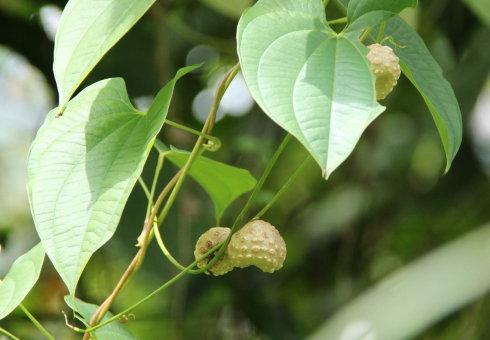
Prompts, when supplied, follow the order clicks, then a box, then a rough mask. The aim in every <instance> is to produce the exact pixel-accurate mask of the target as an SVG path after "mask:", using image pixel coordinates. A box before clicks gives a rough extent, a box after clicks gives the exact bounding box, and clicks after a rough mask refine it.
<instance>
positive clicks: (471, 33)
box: [0, 0, 490, 340]
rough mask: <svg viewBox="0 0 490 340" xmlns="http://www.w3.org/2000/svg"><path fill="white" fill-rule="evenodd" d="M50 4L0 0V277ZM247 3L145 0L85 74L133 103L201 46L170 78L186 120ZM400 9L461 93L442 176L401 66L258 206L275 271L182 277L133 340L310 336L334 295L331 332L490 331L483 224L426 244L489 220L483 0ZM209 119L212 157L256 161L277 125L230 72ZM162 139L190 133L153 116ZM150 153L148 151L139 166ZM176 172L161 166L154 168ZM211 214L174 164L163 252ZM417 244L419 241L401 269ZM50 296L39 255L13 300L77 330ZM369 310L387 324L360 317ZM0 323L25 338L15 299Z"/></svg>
mask: <svg viewBox="0 0 490 340" xmlns="http://www.w3.org/2000/svg"><path fill="white" fill-rule="evenodd" d="M345 2H346V1H344V3H345ZM65 3H66V1H62V0H51V1H44V0H0V174H1V175H0V243H1V245H2V253H1V254H0V277H1V276H3V275H4V274H5V272H6V271H7V270H8V268H9V266H10V264H11V263H12V262H13V260H14V259H15V258H16V257H18V256H19V255H20V254H22V253H24V252H25V251H26V250H27V249H29V248H30V247H31V246H32V245H33V244H34V243H35V242H37V241H36V240H37V236H36V234H35V231H34V228H33V225H32V220H31V217H30V213H29V208H28V204H27V198H26V193H25V181H26V179H25V178H26V174H25V173H26V157H27V152H28V147H29V144H30V142H31V141H32V139H33V137H34V135H35V131H36V129H37V128H38V127H39V126H40V124H41V123H42V120H43V118H44V116H45V115H46V113H47V112H48V110H49V109H50V108H52V107H53V106H54V105H55V103H56V102H57V98H56V90H55V84H54V78H53V74H52V55H53V36H54V32H55V31H56V24H57V21H58V20H59V15H60V11H61V9H62V8H63V6H64V5H65ZM251 3H253V1H249V0H201V1H198V0H159V1H157V3H156V4H155V5H154V6H153V7H152V8H151V10H150V11H149V12H148V13H147V15H145V16H144V17H143V19H142V20H141V21H140V22H139V23H138V24H137V25H136V26H135V27H134V29H133V30H131V31H130V33H129V34H128V35H127V36H125V37H124V38H123V39H122V40H121V41H120V43H119V44H118V45H116V47H115V48H114V49H112V50H111V51H110V52H109V54H108V55H107V56H106V57H105V58H104V59H103V61H102V62H101V63H100V64H99V65H98V66H97V67H96V69H95V71H94V72H93V73H92V74H91V76H90V77H89V79H87V80H86V82H85V86H86V85H87V84H90V83H93V82H94V81H96V80H99V79H103V78H108V77H115V76H121V77H123V78H125V80H126V82H127V85H128V90H129V93H130V96H131V97H132V99H133V101H134V103H135V104H136V105H137V106H139V107H141V108H144V107H145V106H147V105H148V103H150V102H151V98H152V95H153V94H155V93H156V92H157V91H158V90H159V89H160V88H161V86H162V85H163V84H164V83H165V82H166V81H168V79H169V78H170V76H171V75H172V74H173V73H174V72H175V70H176V69H177V68H179V67H182V66H184V65H186V64H194V63H198V62H203V61H204V62H205V66H204V67H203V68H202V69H201V70H200V71H197V72H195V73H193V74H192V75H191V76H188V77H186V78H185V79H183V80H182V81H181V82H180V84H179V85H178V87H177V91H176V95H175V97H174V101H173V105H172V109H171V111H170V114H169V118H170V119H172V120H175V121H178V122H181V123H184V124H186V125H189V126H192V127H194V128H196V129H200V124H201V121H202V119H203V116H204V115H205V114H206V113H207V110H208V109H209V105H210V100H211V98H212V94H213V91H214V88H215V87H216V82H217V80H219V79H220V77H221V76H222V75H223V73H224V72H225V71H226V69H227V68H229V67H230V66H231V65H233V64H234V63H235V62H236V53H235V42H234V34H235V27H236V23H237V20H238V17H239V15H240V13H241V11H242V10H243V9H244V8H246V7H247V6H248V5H250V4H251ZM327 15H328V17H329V18H337V17H339V16H342V11H341V7H340V6H335V4H332V5H330V6H329V7H328V11H327ZM402 16H403V17H404V18H405V19H406V20H407V21H408V22H409V23H411V25H413V26H414V27H416V28H417V29H418V31H419V32H420V34H421V35H422V37H423V38H424V39H425V41H426V43H427V45H428V47H429V49H430V50H431V52H432V53H433V54H434V56H435V58H436V59H437V61H438V62H439V63H440V65H441V66H442V68H443V70H444V72H445V75H446V76H447V78H448V79H449V80H450V82H451V83H452V85H453V87H454V89H455V92H456V95H457V97H458V99H459V102H460V105H461V109H462V113H463V121H464V132H465V133H464V140H463V144H462V147H461V150H460V152H459V155H458V156H457V158H456V160H455V162H454V165H453V167H452V169H451V170H450V172H449V173H448V174H447V175H442V172H443V170H444V162H445V160H444V153H443V150H442V146H441V143H440V141H439V137H438V134H437V131H436V128H435V126H434V123H433V122H432V119H431V117H430V114H429V112H428V110H427V109H426V108H425V106H424V103H423V101H422V99H421V98H420V97H419V95H418V93H417V92H416V91H415V90H414V89H413V87H412V86H411V85H410V84H409V82H408V81H407V80H406V79H405V78H403V79H401V81H400V83H399V85H398V87H397V89H396V90H395V92H394V93H393V94H392V95H390V97H389V98H388V100H387V101H386V102H385V103H384V104H386V105H387V107H388V110H387V111H386V112H385V113H384V114H383V115H382V116H381V117H380V118H379V119H377V120H376V121H375V122H374V123H373V124H372V126H371V127H370V128H369V129H368V130H367V132H366V133H365V135H364V137H363V138H362V140H361V142H360V143H359V145H358V146H357V148H356V150H355V152H354V153H353V154H352V156H351V157H350V158H349V159H348V161H347V162H346V163H345V164H344V165H342V166H341V167H340V169H339V170H337V171H336V172H335V173H334V174H333V175H332V177H331V178H330V179H329V181H328V182H326V181H324V180H323V179H322V178H321V173H320V170H319V168H318V167H317V166H316V165H315V164H313V163H311V164H310V165H309V167H308V168H307V169H306V170H305V171H304V172H303V173H302V175H301V176H300V177H299V178H298V180H297V181H296V183H295V185H294V186H293V187H292V188H291V189H290V191H289V192H288V193H287V194H286V195H285V196H284V197H283V199H282V200H281V201H280V202H279V203H278V204H277V205H276V206H275V207H274V208H273V209H272V210H271V211H270V212H269V213H268V214H267V215H266V217H265V218H266V219H267V220H268V221H270V222H271V223H272V224H274V225H275V226H276V227H277V228H278V229H279V230H280V231H281V233H282V235H283V236H284V238H285V240H286V243H287V247H288V257H287V260H286V263H285V266H284V268H283V269H282V270H281V271H279V272H277V273H275V274H273V275H269V274H264V273H262V272H260V271H258V270H256V269H255V268H248V269H245V270H234V271H233V272H231V273H230V274H227V275H226V276H224V277H219V278H214V277H210V276H204V275H202V276H189V277H186V278H185V279H183V280H181V281H180V282H179V283H178V284H177V285H175V286H174V287H172V288H171V289H169V290H167V291H166V292H165V293H163V294H160V295H158V296H157V297H156V298H154V299H153V300H151V301H150V302H148V303H146V304H144V305H143V306H142V307H140V308H138V309H137V310H135V312H134V318H133V317H131V318H130V319H131V321H130V322H129V323H128V324H127V326H128V327H129V329H130V330H131V331H133V333H134V334H135V335H136V336H137V337H138V338H141V339H196V338H201V339H303V338H307V337H308V336H310V335H312V334H316V336H317V338H319V339H330V338H332V335H330V336H328V335H327V334H334V333H329V332H330V331H332V330H333V328H334V327H336V326H335V322H336V321H335V320H336V318H338V317H339V315H340V314H338V313H339V312H340V311H342V310H343V312H340V313H344V314H343V315H347V316H346V318H347V319H348V321H349V322H350V321H352V323H350V324H342V325H341V327H344V329H343V330H342V331H340V333H335V334H340V335H339V336H333V337H334V338H339V339H342V340H349V339H369V340H371V339H386V336H384V337H383V335H382V334H386V333H383V330H381V328H383V327H385V328H386V327H388V326H389V327H391V328H393V329H395V331H394V332H395V333H390V334H398V335H397V336H403V337H407V336H408V337H414V338H416V339H490V296H489V295H488V290H489V288H490V237H489V236H488V235H489V234H490V232H489V231H488V228H487V229H481V230H480V231H479V232H477V234H473V235H477V236H474V237H473V238H467V239H464V240H463V241H461V242H464V244H463V243H461V244H459V243H457V244H456V246H454V247H451V246H449V247H448V248H444V249H443V250H442V251H439V252H437V251H436V249H438V248H439V247H441V246H443V245H445V244H447V243H449V242H451V241H453V240H457V239H460V238H462V237H464V235H466V234H468V233H470V232H472V231H474V230H477V229H479V228H480V227H482V226H484V225H485V224H486V223H487V222H489V221H490V183H489V175H490V83H489V77H488V76H489V70H490V1H489V0H438V1H429V0H421V1H420V6H419V8H418V9H416V10H409V11H405V12H404V13H403V15H402ZM82 87H83V86H82ZM220 118H221V120H220V121H219V123H218V124H217V126H216V129H215V134H216V136H218V137H219V138H220V139H221V141H222V142H223V146H222V148H221V149H220V150H219V152H217V153H216V154H212V155H210V156H211V157H212V158H214V159H217V160H221V161H224V162H227V163H228V164H232V165H235V166H239V167H243V168H247V169H249V170H250V171H251V172H252V173H253V174H254V175H255V176H256V177H259V176H260V174H261V171H262V170H263V168H264V166H265V164H266V163H267V161H268V159H269V158H270V156H271V154H272V153H273V152H274V150H275V148H276V147H277V145H278V144H279V142H280V140H281V138H282V136H283V135H284V132H283V131H281V130H280V129H279V128H278V127H277V126H276V125H275V124H274V123H273V122H272V121H271V120H270V119H269V118H267V116H265V115H264V114H263V113H262V112H261V111H260V109H259V108H258V107H257V106H254V105H253V102H252V99H251V98H250V95H249V94H248V92H247V90H246V87H245V85H244V82H243V79H241V78H240V77H238V78H237V80H236V81H234V83H233V84H232V86H231V88H230V90H229V93H228V94H227V96H226V97H225V99H224V102H223V104H222V107H221V110H220ZM161 138H162V140H164V141H165V142H166V143H168V144H172V145H175V146H177V147H179V148H189V147H191V146H192V144H193V142H194V137H193V136H192V135H188V134H186V133H184V132H181V131H179V130H176V129H174V128H172V127H169V126H165V128H164V129H163V131H162V134H161ZM304 157H305V151H304V150H303V148H302V147H301V146H300V145H298V144H297V143H292V144H291V145H289V147H288V149H287V152H286V153H285V155H284V156H283V157H282V159H281V160H280V162H279V164H278V166H277V167H276V168H275V170H274V172H273V175H272V177H271V180H270V181H268V183H267V185H266V188H265V190H264V191H263V192H262V194H261V195H260V198H259V200H258V202H257V205H256V207H255V208H256V209H260V208H261V207H262V206H263V205H264V204H265V203H267V202H268V200H269V199H270V198H271V197H272V195H273V194H274V193H275V191H277V189H278V188H280V187H281V185H282V184H283V183H284V182H285V181H286V179H287V178H288V176H289V175H290V174H291V173H292V172H293V171H294V169H295V168H296V167H297V165H298V164H299V163H300V162H301V161H302V160H303V158H304ZM155 158H156V157H155V155H154V154H152V157H151V158H150V160H149V162H148V165H147V167H146V170H147V173H146V172H145V173H146V177H149V176H150V175H151V169H152V168H153V164H154V163H155ZM174 172H175V168H172V166H170V165H167V166H166V168H165V169H164V177H165V178H169V177H170V176H171V175H172V174H173V173H174ZM162 183H163V180H162ZM242 203H243V200H241V201H239V202H237V204H235V205H234V206H233V207H232V208H231V209H229V210H228V211H227V213H226V215H225V218H224V220H223V222H224V225H226V224H227V223H230V222H231V221H233V218H234V216H235V215H236V213H237V211H238V209H239V208H240V205H241V204H242ZM145 207H146V202H145V198H144V194H143V192H142V191H141V189H140V188H139V187H136V188H135V190H134V191H133V194H132V195H131V198H130V201H129V203H128V205H127V207H126V210H125V213H124V216H123V219H122V222H121V224H120V226H119V228H118V231H117V233H116V235H115V237H114V238H113V239H112V240H111V241H110V242H109V243H107V244H106V245H105V246H104V247H103V248H102V249H101V251H99V252H97V253H96V255H95V256H94V258H93V259H92V260H91V262H90V263H89V265H88V267H87V269H86V271H85V274H84V275H83V277H82V280H81V282H80V284H79V293H78V296H79V297H80V298H81V299H83V300H85V301H88V302H92V303H100V302H101V301H103V299H104V298H105V297H106V296H107V295H108V294H109V293H110V291H111V289H112V287H113V286H114V284H115V283H116V281H117V279H118V278H119V276H120V275H121V274H122V272H123V271H124V268H125V266H127V264H128V263H129V261H130V259H131V258H132V256H133V255H134V253H135V251H136V250H135V247H134V244H135V239H136V237H137V236H138V235H139V232H140V229H141V226H142V222H143V219H144V213H145ZM213 221H214V218H213V207H212V204H211V202H210V201H209V198H208V197H207V196H206V194H205V193H204V191H203V190H202V189H200V188H199V187H198V186H197V185H196V183H194V182H193V181H192V180H191V179H189V180H187V182H186V184H185V187H184V190H183V192H182V193H181V195H180V196H179V199H178V202H177V204H176V205H175V206H174V209H173V210H172V213H171V216H170V218H168V219H167V221H166V223H165V224H164V226H163V228H162V231H163V233H164V235H165V237H166V239H167V242H168V245H169V248H170V249H171V250H172V251H173V252H174V253H175V255H176V257H178V258H179V259H180V260H181V261H182V262H185V263H189V262H191V261H192V259H193V257H192V253H193V247H194V243H195V241H196V239H197V238H198V236H199V235H200V234H201V233H202V232H204V231H205V230H206V229H207V228H209V227H211V226H212V225H213ZM482 230H483V231H482ZM456 242H458V241H456ZM458 247H459V248H458ZM456 248H458V249H456ZM463 248H464V249H463ZM435 251H436V253H434V252H435ZM474 251H477V253H476V255H475V254H473V253H471V252H474ZM470 253H471V254H470ZM434 254H435V255H434ZM455 254H457V256H456V255H455ZM472 254H473V255H475V256H473V255H472ZM466 255H467V257H465V256H466ZM423 256H429V257H430V256H432V257H430V258H429V260H428V262H426V263H422V264H421V263H420V262H416V263H418V264H420V266H417V264H416V265H415V266H411V267H408V269H407V265H409V264H411V263H414V261H417V259H419V258H421V257H423ZM434 256H438V257H437V258H435V257H434ZM422 265H425V267H424V268H423V270H421V269H420V267H421V266H422ZM410 268H411V269H412V270H410ZM393 273H397V274H395V275H398V276H395V279H397V280H398V281H400V282H399V283H400V284H399V285H396V284H393V285H392V286H391V288H390V289H388V290H385V291H383V290H382V289H381V290H378V291H377V290H376V288H375V290H374V291H370V292H371V293H373V292H374V294H375V295H374V297H373V296H371V300H370V299H368V298H365V297H366V295H363V294H364V293H365V292H366V291H368V290H369V289H370V288H371V287H374V286H375V285H376V284H377V283H378V282H382V284H383V282H386V281H383V280H385V278H387V277H390V275H392V274H393ZM174 274H175V269H174V268H173V267H172V266H171V265H169V263H168V262H167V261H166V260H165V259H164V258H163V257H162V256H161V254H160V253H159V250H158V249H157V247H156V246H155V244H153V245H152V246H151V247H150V251H149V254H148V255H147V258H146V261H145V263H144V266H143V267H142V269H141V271H140V272H139V274H138V275H137V277H136V278H135V280H134V281H133V282H132V283H131V284H130V286H129V287H128V288H127V289H126V290H125V291H124V292H123V294H122V295H121V296H120V297H119V298H118V300H117V302H116V304H115V305H114V308H113V309H114V310H115V311H119V310H121V309H122V308H124V307H126V306H129V305H130V304H132V303H134V302H135V301H137V300H138V299H139V298H141V297H143V296H144V295H145V294H146V293H148V292H149V291H151V290H152V289H154V288H156V287H157V286H159V285H160V284H161V283H163V282H164V281H166V280H167V279H169V278H170V277H171V276H172V275H174ZM431 275H432V276H431ZM392 278H393V277H392ZM389 280H390V279H388V281H387V282H388V283H390V282H391V283H393V282H392V281H389ZM445 280H447V281H445ZM451 283H452V284H453V286H454V287H453V286H451ZM378 287H379V286H378ZM409 289H411V291H410V294H411V295H410V294H408V293H407V290H409ZM438 293H440V294H439V295H438ZM65 294H66V290H65V289H64V287H63V284H62V282H61V280H60V278H59V277H58V276H57V274H56V273H55V272H54V270H53V268H52V267H51V265H50V264H49V261H46V264H45V267H44V271H43V273H42V275H41V279H40V282H39V283H38V284H37V286H36V287H35V289H34V290H33V291H32V293H31V294H30V295H29V297H28V299H27V301H26V305H27V306H28V307H30V310H31V311H32V312H33V313H34V314H35V315H37V316H38V317H39V319H40V320H41V321H42V322H43V323H44V324H45V325H46V326H47V328H48V329H49V330H50V331H52V332H53V333H54V334H56V336H57V338H60V339H72V338H74V339H75V338H77V335H76V333H73V332H71V331H70V330H69V329H68V328H67V327H65V325H64V320H63V317H62V314H61V310H65V311H68V307H67V306H66V305H64V302H63V296H64V295H65ZM368 294H370V293H368ZM376 294H378V295H376ZM387 294H391V295H387ZM393 296H394V297H395V298H394V299H393ZM373 301H375V302H376V306H374V305H373ZM385 302H386V304H384V303H385ZM388 304H389V305H388ZM345 308H346V309H345ZM349 313H352V315H355V314H356V313H361V314H359V315H362V313H364V314H365V317H366V318H368V319H362V318H361V319H356V317H354V316H353V317H352V318H351V319H349V315H350V314H349ZM383 313H386V315H383ZM370 314H371V316H372V317H373V318H379V319H381V320H385V325H381V326H380V327H381V328H380V329H376V327H378V326H377V325H376V322H375V321H373V320H371V321H370V320H369V317H368V316H369V315H370ZM397 316H399V318H398V319H397ZM417 316H419V318H418V319H417ZM420 318H422V319H423V321H420V320H419V319H420ZM328 320H330V321H328ZM382 323H383V322H382ZM388 323H389V325H388ZM397 323H399V325H398V324H397ZM1 325H2V327H5V328H6V329H8V330H10V331H12V332H13V333H14V334H17V335H19V336H20V337H21V338H22V339H37V338H40V336H39V335H37V334H38V333H36V330H35V328H34V327H33V326H32V324H30V323H29V321H28V319H27V318H26V317H25V316H24V315H23V314H22V313H20V312H14V313H13V314H12V315H10V316H9V317H8V318H7V319H5V320H2V321H1ZM407 328H408V329H409V330H406V329H407ZM392 338H395V335H393V337H392Z"/></svg>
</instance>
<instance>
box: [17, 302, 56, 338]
mask: <svg viewBox="0 0 490 340" xmlns="http://www.w3.org/2000/svg"><path fill="white" fill-rule="evenodd" d="M19 308H20V309H21V310H22V311H23V312H24V314H25V315H26V316H27V317H28V318H29V320H31V322H32V323H33V324H34V326H36V328H37V329H38V330H39V332H41V333H42V335H44V336H45V337H46V339H49V340H54V336H52V335H51V334H50V333H49V332H48V331H47V330H46V328H44V327H43V325H41V323H40V322H39V321H38V320H37V319H36V318H35V317H34V315H32V314H31V312H29V310H28V309H27V308H26V307H25V306H24V305H23V304H22V303H21V304H20V305H19Z"/></svg>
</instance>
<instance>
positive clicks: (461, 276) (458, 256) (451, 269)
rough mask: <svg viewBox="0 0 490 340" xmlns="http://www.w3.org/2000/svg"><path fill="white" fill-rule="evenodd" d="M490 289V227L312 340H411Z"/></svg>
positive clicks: (388, 282)
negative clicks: (410, 339)
mask: <svg viewBox="0 0 490 340" xmlns="http://www.w3.org/2000/svg"><path fill="white" fill-rule="evenodd" d="M489 290H490V226H485V227H482V228H481V229H478V230H476V231H474V232H471V233H470V234H468V235H465V236H463V237H461V238H460V239H457V240H455V241H453V242H451V243H449V244H447V245H445V246H443V247H441V248H439V249H437V250H435V251H433V252H431V253H429V254H428V255H426V256H424V257H423V258H421V259H419V260H418V261H416V262H414V263H412V264H410V265H407V266H406V267H404V268H402V269H401V270H399V271H397V272H395V273H394V274H392V275H391V276H389V277H387V278H386V279H384V280H382V281H381V282H380V283H378V284H377V285H376V286H375V287H373V288H371V289H370V290H368V291H367V292H365V293H364V294H362V295H361V296H360V297H358V298H357V299H356V300H354V301H353V302H351V303H350V304H349V305H347V306H346V307H345V308H343V309H342V310H341V311H340V312H338V313H337V314H336V315H334V317H333V318H331V319H330V320H328V321H327V322H326V323H325V324H323V325H322V326H321V327H320V328H319V329H318V330H317V331H316V332H315V333H314V334H313V335H312V336H311V337H310V339H312V340H316V339H319V340H320V339H390V340H397V339H409V338H412V337H414V336H415V335H417V334H418V333H419V332H420V331H422V330H424V329H426V328H427V327H428V326H430V325H431V324H433V323H434V322H436V321H438V320H440V319H441V318H443V317H444V316H446V315H448V314H449V313H451V312H454V311H456V310H458V309H459V308H461V307H463V306H464V305H466V304H468V303H470V302H471V301H474V300H475V299H477V298H479V297H481V296H482V295H484V294H485V293H487V292H488V291H489Z"/></svg>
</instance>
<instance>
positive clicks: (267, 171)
mask: <svg viewBox="0 0 490 340" xmlns="http://www.w3.org/2000/svg"><path fill="white" fill-rule="evenodd" d="M236 72H238V70H236ZM230 74H233V73H230ZM235 74H236V73H235ZM230 82H231V80H230V79H229V80H228V81H226V80H225V82H224V83H225V84H226V83H227V84H228V85H229V83H230ZM228 85H226V86H228ZM291 138H292V136H291V135H290V134H287V135H286V136H285V137H284V139H283V141H282V142H281V144H280V145H279V147H278V148H277V150H276V151H275V152H274V155H273V156H272V158H271V160H270V161H269V163H268V164H267V166H266V168H265V170H264V172H263V173H262V176H261V178H260V180H259V181H258V182H257V184H256V185H255V187H254V190H253V191H252V193H251V194H250V197H249V199H248V200H247V202H246V204H245V206H244V207H243V208H242V210H241V212H240V214H239V215H238V216H237V218H236V219H235V221H234V223H233V227H232V229H231V233H230V236H229V237H228V239H226V240H225V241H224V242H223V243H222V244H219V245H216V246H215V247H213V248H212V249H210V250H209V251H208V252H207V253H206V254H204V255H203V256H201V257H200V258H198V259H196V260H195V261H194V262H193V263H192V264H190V265H189V266H187V267H185V268H182V267H183V266H182V265H180V264H179V263H178V262H177V261H176V260H175V259H174V260H175V262H176V263H177V264H178V265H179V268H182V270H181V271H180V273H178V274H177V275H175V276H174V277H172V278H171V279H170V280H168V281H167V282H165V283H164V284H163V285H162V286H160V287H159V288H157V289H156V290H154V291H153V292H151V293H150V294H148V295H147V296H145V297H144V298H143V299H141V300H139V301H138V302H136V303H135V304H133V305H131V306H130V307H128V308H126V309H125V310H123V311H122V312H120V313H118V314H116V315H114V316H113V317H111V318H109V319H107V320H105V321H103V322H101V323H98V324H95V325H92V326H91V327H89V328H87V329H85V330H78V329H76V331H80V332H84V333H85V334H84V338H86V337H87V339H88V336H89V334H90V332H93V331H95V330H97V329H98V328H100V327H103V326H105V325H107V324H109V323H111V322H113V321H115V320H117V319H119V318H120V317H121V316H123V315H125V314H127V313H129V312H131V311H132V310H134V309H135V308H137V307H138V306H140V305H141V304H143V303H144V302H146V301H148V300H149V299H151V298H152V297H153V296H155V295H157V294H158V293H160V292H161V291H163V290H165V289H166V288H168V287H170V286H171V285H173V284H174V283H175V282H177V281H178V280H180V279H181V278H182V277H184V276H185V275H186V274H189V273H190V272H193V273H202V272H205V271H206V270H207V269H208V268H210V267H211V266H213V265H214V263H215V262H216V261H218V260H219V258H220V257H221V255H222V254H223V252H224V250H225V249H226V247H227V245H228V243H229V241H230V238H231V235H232V234H233V233H234V231H235V230H236V229H237V226H238V225H240V224H241V222H242V221H243V218H244V217H245V216H246V214H247V213H248V211H249V209H250V208H251V206H252V204H253V202H254V201H255V197H256V196H257V194H258V193H259V192H260V190H261V189H262V187H263V185H264V183H265V181H266V180H267V178H268V177H269V175H270V173H271V171H272V169H273V168H274V165H275V164H276V163H277V160H278V159H279V156H280V155H281V154H282V152H283V151H284V149H285V148H286V146H287V145H288V143H289V141H290V140H291ZM189 158H190V157H189ZM304 163H306V160H305V162H304ZM303 166H304V164H302V166H300V167H299V169H297V170H296V172H295V173H294V174H293V176H292V177H293V178H292V179H291V178H290V179H289V180H288V182H287V183H286V185H288V183H289V185H288V186H290V185H291V183H292V181H293V180H294V178H296V177H297V175H298V174H299V172H300V169H302V167H303ZM181 171H182V169H181ZM179 178H181V177H179ZM174 190H175V187H174ZM280 192H281V191H280ZM283 192H284V191H282V192H281V194H282V193H283ZM278 195H279V192H278ZM278 195H276V196H277V198H278V197H279V196H280V195H279V196H278ZM167 202H168V201H167ZM270 206H272V205H270ZM154 211H155V210H153V212H154ZM150 217H153V219H154V218H155V216H150ZM153 223H154V224H153V230H154V232H155V235H156V238H157V239H158V237H159V236H158V235H160V233H159V231H158V222H153ZM160 238H161V235H160ZM162 243H163V242H162ZM216 251H217V253H216V256H215V257H214V258H213V259H212V260H211V261H209V263H208V264H207V266H206V267H204V268H201V269H195V270H193V269H192V268H194V267H195V266H196V264H197V263H198V262H199V261H201V260H202V259H205V258H207V257H208V256H209V255H211V254H213V253H214V252H216ZM172 258H173V257H172ZM172 263H173V262H172Z"/></svg>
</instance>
